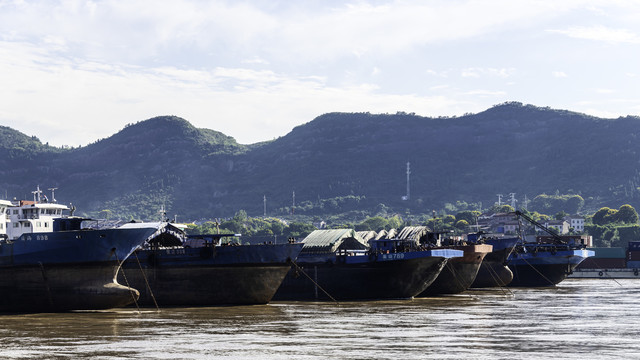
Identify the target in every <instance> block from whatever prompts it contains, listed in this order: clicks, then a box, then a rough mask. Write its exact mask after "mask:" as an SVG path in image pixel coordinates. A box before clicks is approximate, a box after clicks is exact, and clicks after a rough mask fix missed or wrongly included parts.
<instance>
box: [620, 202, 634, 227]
mask: <svg viewBox="0 0 640 360" xmlns="http://www.w3.org/2000/svg"><path fill="white" fill-rule="evenodd" d="M615 220H616V221H617V222H621V223H625V224H636V223H638V212H636V209H634V208H633V206H631V205H628V204H627V205H622V206H620V209H619V210H618V212H617V213H616V214H615Z"/></svg>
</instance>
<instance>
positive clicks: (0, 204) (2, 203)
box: [0, 200, 11, 239]
mask: <svg viewBox="0 0 640 360" xmlns="http://www.w3.org/2000/svg"><path fill="white" fill-rule="evenodd" d="M9 206H11V201H7V200H0V219H4V220H2V221H0V239H6V238H7V220H8V216H7V208H9Z"/></svg>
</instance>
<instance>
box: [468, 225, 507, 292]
mask: <svg viewBox="0 0 640 360" xmlns="http://www.w3.org/2000/svg"><path fill="white" fill-rule="evenodd" d="M477 235H478V234H469V235H467V239H468V240H469V241H471V242H474V243H482V244H487V245H491V246H493V250H492V251H491V252H490V253H488V254H487V256H485V258H484V260H483V261H482V265H480V270H478V274H477V275H476V279H475V280H474V281H473V283H472V284H471V286H470V287H471V288H486V287H501V286H506V285H508V284H509V283H511V281H512V280H513V273H512V272H511V270H510V269H509V267H508V266H507V260H508V258H509V255H510V254H511V252H512V251H513V249H514V248H515V246H516V244H517V243H518V241H519V238H517V237H480V238H479V237H478V236H477Z"/></svg>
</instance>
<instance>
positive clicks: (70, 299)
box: [0, 188, 164, 312]
mask: <svg viewBox="0 0 640 360" xmlns="http://www.w3.org/2000/svg"><path fill="white" fill-rule="evenodd" d="M41 193H42V192H41V191H40V189H39V188H38V189H37V190H36V191H34V200H33V201H26V200H23V201H15V202H10V201H6V200H2V201H0V216H1V217H2V219H4V221H2V222H1V223H0V224H2V226H1V227H0V230H1V234H0V293H1V294H2V296H0V312H63V311H71V310H99V309H109V308H114V307H121V306H125V305H128V304H130V303H132V302H133V301H134V300H135V299H136V298H137V297H138V292H137V291H136V290H135V289H132V288H130V287H126V286H123V285H121V284H119V283H118V282H117V281H116V280H115V279H116V274H117V272H118V270H119V268H120V265H121V263H122V262H123V261H124V260H126V259H127V257H128V256H129V255H130V254H131V253H132V252H133V251H134V250H135V249H136V248H137V247H138V246H140V245H142V244H143V243H144V242H145V240H147V239H148V238H149V237H151V236H153V235H154V234H155V233H157V232H159V231H161V229H162V227H163V226H164V224H162V223H127V224H125V225H122V226H117V227H110V228H105V227H100V228H96V227H91V226H85V225H87V224H93V225H95V224H97V222H95V221H93V220H91V219H87V218H83V217H76V216H72V213H73V209H72V208H69V207H67V206H65V205H62V204H58V203H56V202H55V197H53V194H52V201H48V200H46V198H45V200H43V199H42V198H41ZM64 211H70V212H71V214H70V215H67V214H63V212H64Z"/></svg>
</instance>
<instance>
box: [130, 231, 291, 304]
mask: <svg viewBox="0 0 640 360" xmlns="http://www.w3.org/2000/svg"><path fill="white" fill-rule="evenodd" d="M181 230H182V229H180V228H178V227H176V226H175V224H172V225H170V226H169V227H168V231H166V232H165V233H163V234H162V235H161V236H159V237H158V238H156V239H151V240H150V241H149V242H148V243H147V244H146V245H145V247H144V248H143V249H139V250H137V251H136V252H135V253H134V256H132V257H131V258H130V259H129V260H128V261H127V262H126V263H125V264H124V265H123V271H122V272H121V273H120V277H119V279H120V281H127V282H128V283H129V284H130V286H132V287H135V288H136V289H138V290H139V291H140V299H139V304H140V305H143V306H154V305H155V306H160V307H163V306H214V305H253V304H266V303H268V302H269V301H271V298H272V297H273V295H274V294H275V292H276V290H278V287H279V286H280V284H281V283H282V280H283V279H284V277H285V276H286V275H287V272H288V271H289V269H290V268H291V264H292V262H293V261H294V260H295V259H296V257H297V256H298V254H299V253H300V250H301V249H302V244H301V243H295V242H292V241H289V242H288V243H283V244H257V245H241V244H239V243H237V242H234V241H223V239H224V238H231V239H233V238H234V237H235V238H237V237H238V236H239V234H235V235H234V234H214V235H189V236H186V234H184V233H183V232H182V231H181Z"/></svg>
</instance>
